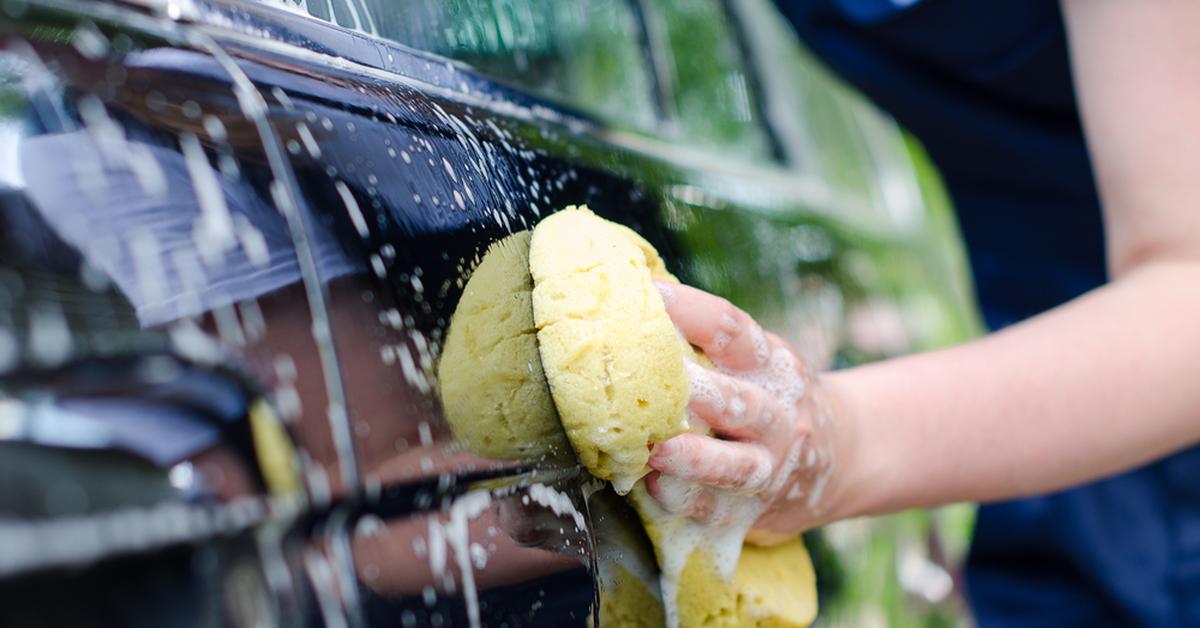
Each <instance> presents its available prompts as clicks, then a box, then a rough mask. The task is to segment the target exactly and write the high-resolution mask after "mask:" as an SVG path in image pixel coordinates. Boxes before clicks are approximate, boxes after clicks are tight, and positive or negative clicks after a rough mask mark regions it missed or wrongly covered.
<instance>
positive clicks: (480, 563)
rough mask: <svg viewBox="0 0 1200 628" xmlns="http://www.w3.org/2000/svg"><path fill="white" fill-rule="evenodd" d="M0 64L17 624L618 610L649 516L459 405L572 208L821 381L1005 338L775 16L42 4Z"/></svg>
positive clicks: (894, 158) (14, 32)
mask: <svg viewBox="0 0 1200 628" xmlns="http://www.w3.org/2000/svg"><path fill="white" fill-rule="evenodd" d="M0 39H2V40H3V43H4V45H3V46H2V47H0V49H2V51H3V52H0V59H2V63H0V90H2V92H0V117H2V119H3V124H2V125H0V129H2V130H0V133H2V135H0V137H2V138H3V142H2V143H3V144H4V146H5V153H4V156H3V157H2V158H0V170H3V172H2V173H0V177H2V180H3V188H4V189H3V193H2V194H0V198H2V201H3V202H2V203H0V208H2V209H3V213H2V215H0V220H2V221H3V229H4V232H3V234H2V235H0V239H3V241H4V245H3V251H2V252H0V372H2V374H0V450H3V453H0V466H3V467H6V470H5V471H3V472H2V473H0V477H2V478H3V479H0V623H3V625H5V626H24V625H39V626H45V625H64V626H65V625H71V626H81V625H147V626H159V625H178V626H185V625H196V626H210V625H233V626H263V625H280V626H304V625H314V626H316V625H325V626H376V625H379V626H383V625H405V626H407V625H479V624H484V625H510V626H516V625H560V624H564V623H568V624H569V623H575V624H583V623H586V622H587V621H589V619H592V620H594V619H596V618H595V617H593V613H594V612H595V609H596V605H595V604H594V600H595V599H596V595H597V591H598V589H599V588H600V587H601V586H603V584H602V581H603V578H602V577H601V575H600V574H602V572H603V569H604V562H605V561H609V560H613V557H612V556H607V555H605V554H604V552H600V551H597V549H596V548H597V542H598V541H597V537H598V536H602V535H603V534H604V532H603V531H605V530H609V529H615V528H617V527H620V526H629V525H630V523H629V522H630V521H632V518H631V516H630V514H629V513H628V512H625V511H623V510H622V508H623V507H622V505H621V504H620V502H619V501H612V500H610V501H609V502H598V503H599V505H593V506H592V507H590V508H589V500H587V499H585V494H590V493H593V492H594V491H595V490H596V487H595V486H594V484H593V483H592V481H591V480H589V478H587V477H586V474H585V473H584V472H583V471H581V470H580V469H578V468H577V467H575V466H572V465H562V464H555V463H550V462H547V461H542V460H529V461H490V460H485V459H480V458H478V457H476V456H473V455H471V454H470V453H469V452H467V451H465V450H464V448H463V447H462V445H461V444H460V443H456V442H455V441H454V439H453V436H452V434H451V432H450V430H449V429H448V428H447V426H446V425H445V423H444V421H443V420H442V418H441V416H440V402H439V400H438V397H437V361H438V355H439V350H440V346H441V343H442V341H443V340H444V336H445V333H446V329H447V326H448V324H449V321H450V318H451V316H452V314H453V312H454V309H455V306H456V304H457V301H458V298H459V296H460V295H461V293H462V289H463V285H464V282H465V280H466V278H467V277H468V276H469V274H470V271H471V269H472V268H473V266H474V265H475V264H476V263H477V261H478V259H479V257H480V256H481V255H482V254H483V252H484V251H485V250H486V249H487V247H488V245H489V244H491V243H492V242H495V241H496V240H498V239H500V238H502V237H504V236H506V235H507V234H510V233H513V232H515V231H518V230H521V229H527V228H530V227H532V226H533V225H535V224H536V223H537V222H538V220H539V219H540V218H542V217H544V216H546V215H548V214H550V213H552V212H554V211H557V210H559V209H561V208H563V207H565V206H568V205H575V204H587V205H588V206H590V207H591V208H592V209H594V210H595V211H596V212H597V213H599V214H600V215H602V216H604V217H606V218H609V219H612V220H616V221H618V222H620V223H622V224H625V225H627V226H629V227H631V228H633V229H634V230H636V231H637V232H638V233H640V234H642V235H643V236H644V237H645V238H646V239H647V240H649V241H650V242H651V243H652V244H654V245H655V246H656V247H657V248H658V249H659V250H660V251H661V252H662V253H663V256H664V258H665V259H666V261H667V264H668V267H669V268H670V270H671V271H672V272H674V273H676V274H677V275H678V276H679V277H680V278H681V279H683V280H684V281H686V282H689V283H693V284H696V285H698V286H700V287H703V288H705V289H708V290H711V291H713V292H716V293H718V294H721V295H724V296H726V297H728V298H730V299H731V300H733V301H734V302H736V303H737V304H739V305H741V306H742V307H744V308H745V309H747V310H748V311H749V312H750V313H751V314H753V315H754V316H756V317H757V318H759V320H761V321H763V323H764V324H765V325H766V326H768V327H770V328H771V329H773V330H775V331H777V332H779V333H780V334H781V335H783V336H785V337H786V338H788V339H789V340H791V341H792V342H793V343H794V344H795V345H796V346H798V347H799V348H800V349H801V351H802V352H804V353H805V355H806V357H808V359H809V360H810V361H811V362H812V363H813V364H816V365H820V366H822V367H829V366H833V365H845V364H851V363H857V362H861V361H865V360H869V359H875V358H879V357H884V356H888V355H893V354H897V353H902V352H906V351H911V350H914V349H922V348H929V347H934V346H940V345H943V344H946V343H949V342H953V341H957V340H959V339H961V338H964V337H966V336H967V335H969V334H970V333H972V332H973V331H974V329H975V327H974V325H975V324H974V318H973V316H974V315H973V312H972V310H971V307H970V305H969V304H970V300H969V288H968V286H967V284H966V279H965V277H966V274H965V271H964V268H963V262H962V259H961V255H960V254H959V252H958V250H957V248H956V247H957V245H956V242H955V239H954V237H955V236H954V228H953V224H952V221H951V220H950V218H949V214H948V206H947V204H946V200H945V194H944V192H943V191H942V190H941V188H940V186H939V184H938V183H937V179H936V175H934V174H933V171H932V169H931V168H930V166H929V165H928V163H927V162H926V161H925V160H924V157H923V156H922V155H921V152H920V149H919V147H917V146H915V145H914V144H913V143H912V142H911V141H910V140H909V139H907V138H906V137H905V136H904V134H903V133H902V132H901V131H900V130H899V129H897V128H896V126H895V124H894V123H892V122H891V121H890V120H889V119H888V118H886V117H885V116H883V115H881V114H880V113H878V112H877V111H875V110H874V109H872V108H871V107H870V106H869V105H868V104H866V103H865V102H863V101H861V100H860V99H858V98H857V97H856V96H854V95H853V94H851V93H849V92H848V91H847V90H845V89H844V88H842V87H841V86H839V85H838V84H837V83H836V82H835V81H833V80H832V79H831V78H830V77H828V76H827V75H825V74H824V72H823V71H822V70H821V69H820V68H819V67H818V66H817V65H816V64H815V63H814V62H812V61H811V60H810V59H808V58H807V57H805V56H804V53H803V52H802V51H801V50H800V49H799V48H798V47H797V46H796V45H795V43H794V42H793V41H792V40H791V39H790V36H789V35H788V32H787V31H786V29H785V28H784V27H783V26H782V24H781V23H780V22H779V20H778V18H777V17H776V16H774V14H773V13H772V12H771V10H770V7H769V6H766V5H765V4H764V3H762V2H758V1H756V0H728V1H718V0H711V1H706V2H682V1H672V2H658V3H650V2H641V1H638V0H629V1H618V0H610V1H605V2H597V3H574V2H567V3H560V2H553V3H551V2H549V1H548V0H547V1H538V0H514V1H511V2H504V1H501V0H495V1H492V2H482V3H466V2H435V1H428V2H425V1H418V2H412V3H389V2H384V1H383V0H378V1H375V0H342V1H339V2H332V1H330V2H320V1H316V0H304V1H301V2H291V1H287V2H271V3H259V2H239V1H235V0H188V1H182V0H161V1H158V0H96V1H93V2H70V1H67V0H11V1H9V2H5V3H3V4H2V5H0ZM634 527H636V525H635V526H634ZM599 619H600V621H603V618H599Z"/></svg>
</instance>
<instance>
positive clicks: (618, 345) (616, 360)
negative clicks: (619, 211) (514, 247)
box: [529, 208, 688, 494]
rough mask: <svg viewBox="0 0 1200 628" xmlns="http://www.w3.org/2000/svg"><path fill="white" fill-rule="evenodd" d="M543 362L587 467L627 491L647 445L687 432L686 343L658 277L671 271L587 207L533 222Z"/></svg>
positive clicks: (642, 469) (642, 467)
mask: <svg viewBox="0 0 1200 628" xmlns="http://www.w3.org/2000/svg"><path fill="white" fill-rule="evenodd" d="M529 269H530V272H531V273H532V275H533V318H534V320H535V321H536V322H537V329H538V332H537V341H538V346H539V350H540V351H541V356H542V367H543V368H544V369H545V371H546V373H547V374H549V376H550V377H549V381H550V393H551V394H552V395H553V396H554V405H555V407H556V408H557V409H558V412H559V417H560V419H561V420H562V425H563V427H564V428H565V429H566V432H567V438H568V439H569V440H570V441H571V444H572V445H573V446H574V448H575V453H576V455H577V456H578V457H579V461H580V462H581V463H583V466H585V467H587V469H588V471H590V472H591V473H592V474H593V475H595V476H596V477H599V478H602V479H605V480H610V481H611V482H612V483H613V486H614V487H615V488H616V489H617V492H619V493H622V494H623V493H626V492H628V491H629V489H630V488H631V487H632V486H633V483H634V482H636V481H637V480H638V478H640V477H642V476H643V475H645V474H646V473H647V472H648V471H649V468H648V467H647V466H646V461H647V460H648V459H649V457H650V446H651V445H652V444H654V443H660V442H662V441H664V440H667V439H668V438H670V437H672V436H675V435H676V434H681V433H683V432H685V431H687V428H688V425H687V419H686V418H685V416H684V408H685V407H686V406H687V401H688V383H687V374H686V373H685V372H684V370H683V355H684V348H683V345H682V344H681V343H680V341H679V336H678V334H677V332H676V331H675V327H674V325H673V324H672V323H671V319H670V317H668V316H667V312H666V309H665V308H664V306H663V302H662V296H661V295H660V294H659V292H658V289H657V288H655V287H654V284H653V283H652V281H651V280H652V279H653V278H655V277H656V275H657V276H659V277H663V278H669V277H670V275H668V274H667V273H666V270H665V268H664V266H663V263H662V260H661V259H659V256H658V254H657V253H655V252H654V249H653V247H651V246H650V245H649V244H648V243H646V241H645V240H643V239H642V238H641V237H639V236H638V235H637V234H635V233H634V232H632V231H630V230H629V229H626V228H625V227H622V226H620V225H617V224H615V223H611V222H608V221H606V220H603V219H601V218H599V217H597V216H596V215H595V214H593V213H592V212H591V211H589V210H588V209H586V208H581V209H576V208H567V209H565V210H563V211H561V212H558V213H557V214H554V215H552V216H550V217H549V218H546V219H545V220H543V221H542V222H541V223H540V224H538V226H537V228H536V229H534V232H533V238H532V241H531V242H530V249H529Z"/></svg>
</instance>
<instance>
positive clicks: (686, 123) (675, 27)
mask: <svg viewBox="0 0 1200 628" xmlns="http://www.w3.org/2000/svg"><path fill="white" fill-rule="evenodd" d="M647 11H648V14H647V19H648V21H649V24H650V28H651V31H652V33H653V36H654V38H655V61H656V63H657V65H658V70H659V74H660V80H661V82H662V85H663V90H664V91H665V92H667V94H666V97H667V101H668V104H667V106H668V107H669V108H670V109H671V111H672V113H673V114H674V118H675V125H676V127H677V131H678V133H677V135H678V137H679V138H680V139H681V140H683V141H686V142H687V143H689V144H693V145H697V146H703V147H707V148H713V149H720V150H721V151H722V153H723V154H729V153H732V154H734V155H736V156H738V157H742V158H749V159H753V160H764V159H768V158H770V157H771V156H772V150H771V146H770V143H769V141H768V136H767V133H766V131H765V127H764V126H763V123H762V120H761V119H760V112H759V109H758V103H757V99H756V94H755V85H754V77H753V76H751V75H750V73H749V72H748V71H747V69H748V65H747V63H746V60H745V58H744V56H743V54H742V50H741V49H740V47H739V46H738V40H737V38H736V36H735V30H734V28H733V22H732V20H731V16H730V15H729V14H727V12H726V10H725V8H724V5H723V4H722V3H719V2H715V1H710V0H699V1H698V0H661V1H659V2H654V3H649V6H647Z"/></svg>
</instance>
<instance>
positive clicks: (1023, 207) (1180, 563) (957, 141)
mask: <svg viewBox="0 0 1200 628" xmlns="http://www.w3.org/2000/svg"><path fill="white" fill-rule="evenodd" d="M778 1H779V4H780V7H781V9H782V10H783V12H784V14H785V15H786V16H787V17H788V18H789V20H790V21H791V22H792V23H793V25H794V26H795V28H796V30H797V32H798V34H799V35H800V36H801V39H802V40H803V41H804V42H805V43H806V44H807V46H808V47H809V48H811V49H812V50H813V51H814V52H815V53H816V54H818V55H819V56H820V57H822V59H823V60H824V61H825V62H826V63H828V64H829V65H830V66H831V67H832V68H833V69H834V70H836V71H837V72H838V73H839V74H840V75H841V76H842V77H843V78H845V79H846V80H847V81H849V82H850V83H851V84H853V85H854V86H855V87H857V88H858V89H860V90H861V91H862V92H864V93H865V94H866V95H867V96H868V97H870V98H871V99H873V100H874V101H875V102H876V103H877V104H879V105H880V106H881V107H882V108H884V109H886V110H887V111H889V112H890V113H891V114H892V115H893V116H895V117H896V119H897V120H898V121H899V122H900V123H901V124H902V125H903V126H905V127H906V128H907V129H908V130H910V131H911V132H912V133H913V134H914V135H915V136H916V137H917V138H918V139H920V140H921V141H922V142H923V143H924V145H925V147H926V149H927V150H928V151H929V153H930V155H931V157H932V158H933V160H934V162H935V163H936V164H937V165H938V167H939V169H940V170H941V172H942V175H943V177H944V178H945V181H946V184H947V187H948V188H949V190H950V193H951V196H952V198H953V200H954V203H955V206H956V208H957V210H958V214H959V222H960V226H961V228H962V232H963V237H964V240H965V241H966V244H967V248H968V251H969V254H970V259H971V264H972V270H973V273H974V278H975V282H976V290H977V293H978V296H979V301H980V304H981V306H982V308H983V310H984V313H985V317H986V318H987V322H988V324H989V326H991V327H992V328H997V327H1002V326H1004V325H1008V324H1011V323H1014V322H1017V321H1020V320H1022V319H1024V318H1028V317H1030V316H1033V315H1035V314H1038V313H1039V312H1042V311H1045V310H1047V309H1050V308H1052V307H1054V306H1057V305H1059V304H1061V303H1064V302H1066V301H1068V300H1070V299H1072V298H1074V297H1076V296H1078V295H1080V294H1082V293H1084V292H1086V291H1088V290H1090V289H1092V288H1094V287H1096V286H1099V285H1101V284H1102V283H1104V281H1105V280H1106V271H1105V259H1104V242H1103V227H1102V223H1101V213H1100V201H1099V198H1098V196H1097V193H1096V186H1095V183H1094V179H1093V175H1092V170H1091V166H1090V162H1089V158H1088V153H1087V147H1086V144H1085V141H1084V136H1083V131H1082V129H1081V126H1080V122H1079V114H1078V110H1077V107H1076V104H1075V95H1074V91H1073V89H1072V83H1071V75H1070V69H1069V62H1068V54H1067V45H1066V35H1065V33H1064V28H1063V23H1062V17H1061V14H1060V11H1059V7H1058V4H1057V2H1056V1H1055V0H969V1H968V0H915V1H903V2H902V1H900V0H778ZM1080 429H1086V426H1081V428H1080ZM978 521H979V522H978V525H977V528H976V533H975V542H974V547H973V548H972V553H971V557H970V562H969V565H968V586H969V594H970V597H971V602H972V607H973V610H974V612H975V614H976V617H977V619H978V621H979V623H980V624H981V625H982V626H985V627H986V626H1068V625H1069V626H1074V625H1126V624H1131V625H1156V626H1157V625H1200V449H1196V450H1190V451H1186V452H1183V453H1180V454H1178V455H1176V456H1173V457H1171V458H1168V459H1166V460H1163V461H1161V462H1158V463H1156V464H1153V465H1150V466H1149V467H1146V468H1143V469H1139V470H1136V471H1133V472H1130V473H1127V474H1124V475H1121V476H1118V477H1115V478H1111V479H1108V480H1104V481H1101V482H1098V483H1095V484H1091V485H1088V486H1084V487H1081V488H1078V489H1074V490H1071V491H1066V492H1063V493H1058V494H1054V495H1049V496H1044V497H1038V498H1032V499H1025V500H1019V501H1014V502H1007V503H1003V504H995V505H988V506H984V507H982V509H981V511H980V516H979V520H978Z"/></svg>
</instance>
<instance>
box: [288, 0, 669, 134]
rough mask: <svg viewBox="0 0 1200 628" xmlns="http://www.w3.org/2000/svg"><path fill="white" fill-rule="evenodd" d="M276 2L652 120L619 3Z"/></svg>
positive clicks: (636, 30)
mask: <svg viewBox="0 0 1200 628" xmlns="http://www.w3.org/2000/svg"><path fill="white" fill-rule="evenodd" d="M282 1H283V2H285V3H287V4H290V5H292V6H297V5H298V6H299V8H301V9H304V10H306V11H307V12H308V13H309V14H310V15H313V16H315V17H318V18H321V19H324V20H328V21H331V22H334V23H336V24H338V25H340V26H343V27H346V28H352V29H355V30H359V31H362V32H366V33H369V34H373V35H377V36H379V37H383V38H385V39H389V40H392V41H395V42H397V43H400V44H403V45H406V46H410V47H413V48H417V49H419V50H424V51H427V52H432V53H435V54H439V55H443V56H446V57H449V58H451V59H456V60H458V61H463V62H465V63H468V64H470V65H472V66H474V67H475V68H477V69H478V70H480V71H481V72H483V73H484V74H487V75H489V76H491V77H493V78H497V79H500V80H503V81H507V82H509V83H512V84H514V85H516V86H519V87H521V88H523V89H526V90H529V91H531V92H533V93H534V94H537V95H539V96H543V97H546V98H548V99H551V100H556V101H559V102H562V103H565V104H567V105H570V106H572V107H575V108H578V109H580V110H581V111H584V112H587V113H589V114H592V115H596V116H598V117H600V118H603V119H605V120H607V121H609V122H614V123H617V124H620V125H623V126H629V127H637V128H649V127H651V126H652V125H653V124H654V107H653V99H652V97H651V93H652V92H651V80H650V76H649V73H648V72H647V67H648V65H647V64H648V61H647V60H646V59H645V58H644V56H643V54H642V52H643V48H642V46H641V36H640V26H639V23H638V20H637V18H636V17H635V15H634V14H633V11H632V10H631V5H630V3H628V2H622V1H621V0H598V1H592V2H561V1H559V0H413V1H406V2H397V1H396V0H338V1H334V0H326V1H319V0H282Z"/></svg>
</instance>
